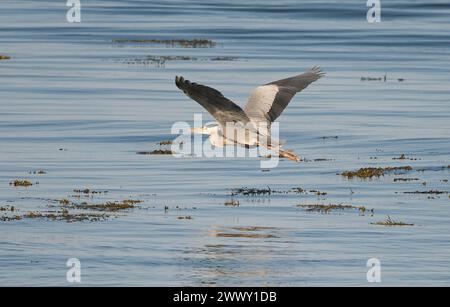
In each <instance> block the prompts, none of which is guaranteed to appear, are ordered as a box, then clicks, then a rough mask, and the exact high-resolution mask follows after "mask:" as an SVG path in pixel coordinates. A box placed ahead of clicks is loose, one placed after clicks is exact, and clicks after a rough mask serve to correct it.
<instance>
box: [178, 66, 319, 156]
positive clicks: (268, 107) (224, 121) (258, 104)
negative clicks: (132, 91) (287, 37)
mask: <svg viewBox="0 0 450 307" xmlns="http://www.w3.org/2000/svg"><path fill="white" fill-rule="evenodd" d="M324 75H325V74H324V73H323V72H322V71H321V69H320V68H319V67H317V66H316V67H313V68H311V69H310V70H308V71H306V72H304V73H302V74H300V75H297V76H293V77H289V78H286V79H282V80H278V81H274V82H271V83H268V84H265V85H261V86H258V87H256V88H255V89H253V91H252V92H251V94H250V97H249V98H248V102H247V105H246V106H245V107H244V109H242V108H241V107H239V106H238V105H237V104H235V103H234V102H233V101H231V100H229V99H228V98H226V97H224V96H223V95H222V93H220V92H219V91H217V90H216V89H213V88H211V87H207V86H205V85H200V84H197V83H193V82H190V81H188V80H185V79H184V78H183V77H178V76H177V77H176V78H175V84H176V86H177V87H178V88H179V89H181V90H182V91H183V92H184V93H185V94H186V95H187V96H188V97H190V98H191V99H193V100H195V101H197V102H198V103H199V104H200V105H201V106H202V107H204V108H205V109H206V110H207V111H208V112H209V113H210V114H211V115H212V116H213V117H214V119H215V120H216V121H217V123H218V124H217V125H213V126H203V127H201V128H193V129H192V132H193V133H201V134H207V135H209V139H210V142H211V144H212V145H213V146H216V147H223V146H226V145H239V146H245V147H247V148H251V147H255V146H263V147H265V148H267V149H269V150H272V151H274V152H276V153H277V154H279V156H280V157H284V158H288V159H289V160H292V161H296V162H299V161H300V159H299V157H298V156H297V155H296V154H295V153H293V152H292V151H286V150H283V149H282V144H281V143H282V142H280V141H279V140H277V139H275V138H272V137H271V136H270V125H271V124H272V123H273V122H274V121H275V119H277V118H278V117H279V116H280V115H281V113H282V112H283V110H284V109H285V108H286V107H287V105H288V104H289V102H290V101H291V100H292V98H293V97H294V96H295V94H297V93H298V92H300V91H302V90H303V89H305V88H306V87H307V86H308V85H310V84H311V83H312V82H314V81H316V80H318V79H320V78H321V77H323V76H324ZM229 127H232V128H233V129H234V130H233V133H230V130H229V129H228V128H229ZM236 130H239V131H240V132H238V133H236ZM242 132H243V133H242Z"/></svg>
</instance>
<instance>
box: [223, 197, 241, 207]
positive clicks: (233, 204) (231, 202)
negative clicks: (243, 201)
mask: <svg viewBox="0 0 450 307" xmlns="http://www.w3.org/2000/svg"><path fill="white" fill-rule="evenodd" d="M224 204H225V206H230V207H239V200H234V199H231V200H227V201H226V202H225V203H224Z"/></svg>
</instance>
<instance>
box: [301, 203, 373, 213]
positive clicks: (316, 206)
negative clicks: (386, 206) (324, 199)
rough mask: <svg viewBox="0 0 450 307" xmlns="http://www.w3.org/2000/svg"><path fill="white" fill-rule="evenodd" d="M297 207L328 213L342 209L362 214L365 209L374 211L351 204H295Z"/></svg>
mask: <svg viewBox="0 0 450 307" xmlns="http://www.w3.org/2000/svg"><path fill="white" fill-rule="evenodd" d="M297 207H301V208H304V209H305V210H306V211H307V212H319V213H324V214H328V213H330V212H331V211H344V210H358V212H359V213H360V214H361V215H364V214H365V213H366V212H367V211H368V212H370V213H371V214H373V213H374V209H366V207H364V206H360V207H357V206H352V205H345V204H328V205H325V204H313V205H297Z"/></svg>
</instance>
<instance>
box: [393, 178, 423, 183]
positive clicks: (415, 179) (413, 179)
mask: <svg viewBox="0 0 450 307" xmlns="http://www.w3.org/2000/svg"><path fill="white" fill-rule="evenodd" d="M419 180H420V179H419V178H402V177H401V178H394V182H400V181H401V182H409V181H419Z"/></svg>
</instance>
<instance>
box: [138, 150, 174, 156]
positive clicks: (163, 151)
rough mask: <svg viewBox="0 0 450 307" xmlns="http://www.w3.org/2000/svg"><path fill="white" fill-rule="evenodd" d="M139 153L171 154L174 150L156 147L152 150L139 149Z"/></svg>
mask: <svg viewBox="0 0 450 307" xmlns="http://www.w3.org/2000/svg"><path fill="white" fill-rule="evenodd" d="M136 154H138V155H171V154H173V151H172V150H170V149H155V150H152V151H138V152H137V153H136Z"/></svg>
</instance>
